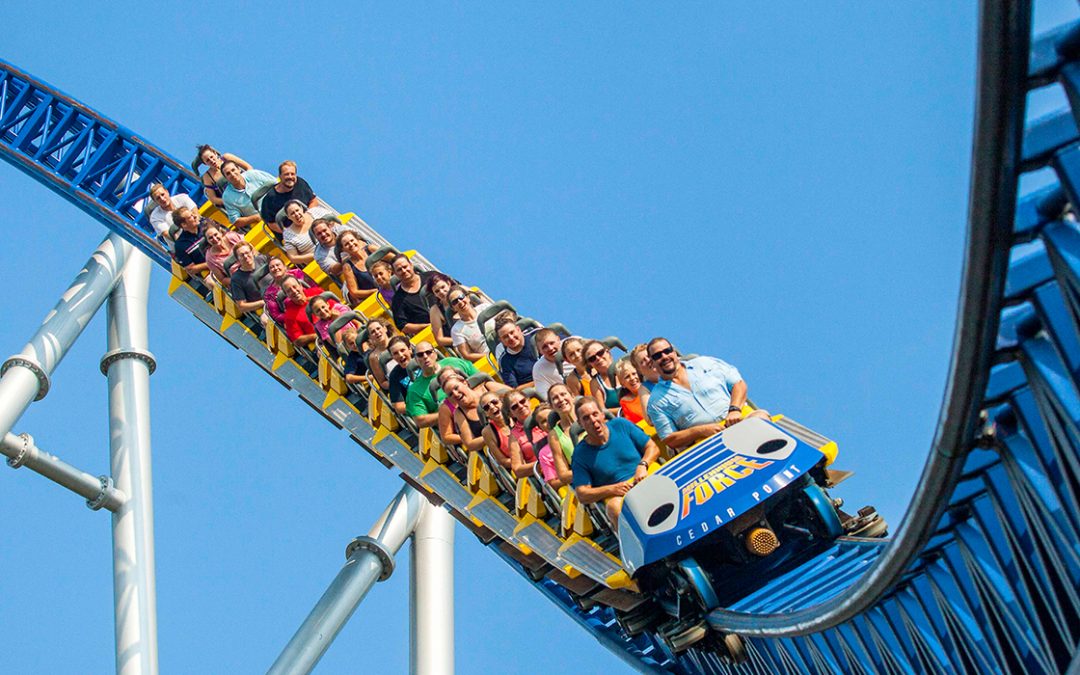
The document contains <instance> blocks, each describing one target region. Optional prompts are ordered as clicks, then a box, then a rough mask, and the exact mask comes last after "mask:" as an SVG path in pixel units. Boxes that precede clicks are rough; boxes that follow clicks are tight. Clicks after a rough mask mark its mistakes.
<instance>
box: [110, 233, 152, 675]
mask: <svg viewBox="0 0 1080 675" xmlns="http://www.w3.org/2000/svg"><path fill="white" fill-rule="evenodd" d="M129 258H130V259H129V260H128V264H127V266H126V267H125V268H124V272H123V275H122V276H121V279H120V283H119V284H117V286H116V288H115V289H113V292H112V294H111V295H110V297H109V307H108V351H107V352H106V354H105V356H104V357H102V359H101V372H102V373H103V374H105V375H106V376H107V377H108V380H109V383H108V387H109V451H110V453H109V454H110V464H111V467H112V478H113V481H114V483H115V485H116V487H117V489H119V490H120V491H121V492H123V493H124V494H125V495H127V497H128V498H127V500H126V501H125V502H124V503H123V504H121V505H120V507H119V508H117V509H116V510H115V511H114V512H113V518H112V523H113V601H114V606H115V612H116V614H115V621H116V672H117V673H121V674H122V675H156V674H157V672H158V644H157V595H156V584H155V578H154V506H153V489H152V484H151V470H150V395H149V389H150V374H151V373H153V372H154V368H155V363H154V358H153V356H152V355H151V354H150V352H149V351H147V321H146V305H147V299H148V298H147V295H148V290H149V285H150V259H149V258H147V257H146V256H145V255H144V254H142V253H140V252H132V253H131V255H130V256H129Z"/></svg>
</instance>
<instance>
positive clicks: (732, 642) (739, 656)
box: [722, 633, 750, 663]
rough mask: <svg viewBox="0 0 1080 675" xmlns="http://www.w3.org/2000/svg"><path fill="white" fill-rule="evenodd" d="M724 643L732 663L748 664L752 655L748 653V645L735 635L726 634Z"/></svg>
mask: <svg viewBox="0 0 1080 675" xmlns="http://www.w3.org/2000/svg"><path fill="white" fill-rule="evenodd" d="M722 642H723V643H724V651H726V652H727V656H728V658H730V659H731V661H732V663H746V661H747V659H749V658H750V654H749V653H748V652H747V651H746V643H745V642H743V639H742V638H741V637H739V636H738V635H736V634H735V633H725V634H724V639H723V640H722Z"/></svg>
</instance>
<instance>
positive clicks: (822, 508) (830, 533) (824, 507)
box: [803, 483, 844, 539]
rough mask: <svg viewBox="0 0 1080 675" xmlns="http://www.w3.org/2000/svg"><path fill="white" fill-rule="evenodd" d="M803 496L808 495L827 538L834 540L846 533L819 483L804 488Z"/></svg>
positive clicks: (807, 497)
mask: <svg viewBox="0 0 1080 675" xmlns="http://www.w3.org/2000/svg"><path fill="white" fill-rule="evenodd" d="M803 494H804V495H806V499H807V500H808V501H809V502H810V506H811V507H812V508H813V509H814V513H815V514H816V515H817V517H818V522H819V523H820V525H821V527H822V529H823V530H824V531H825V536H827V537H829V538H830V539H833V538H836V537H839V536H840V535H841V534H843V533H844V526H843V525H841V524H840V517H839V516H837V515H836V509H835V508H833V505H832V502H831V501H830V500H829V497H828V496H827V495H826V494H825V491H824V490H822V489H821V487H820V486H819V485H818V484H817V483H811V484H809V485H807V486H806V487H804V488H803Z"/></svg>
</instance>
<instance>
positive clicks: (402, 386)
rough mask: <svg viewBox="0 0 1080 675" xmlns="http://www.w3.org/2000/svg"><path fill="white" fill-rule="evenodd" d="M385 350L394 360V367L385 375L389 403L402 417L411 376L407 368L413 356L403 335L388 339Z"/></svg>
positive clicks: (411, 349) (410, 347)
mask: <svg viewBox="0 0 1080 675" xmlns="http://www.w3.org/2000/svg"><path fill="white" fill-rule="evenodd" d="M387 350H388V351H389V352H390V357H391V358H392V359H394V366H393V367H392V368H390V369H389V370H388V371H387V373H386V379H387V381H389V382H390V402H391V403H393V404H394V409H395V410H397V412H398V414H399V415H404V414H405V396H406V394H408V392H409V385H410V384H412V376H411V374H410V373H409V369H408V367H407V364H408V363H409V359H411V358H412V355H413V348H412V343H410V342H409V340H408V338H406V337H404V336H403V335H395V336H394V337H392V338H390V344H388V345H387ZM387 365H390V364H387Z"/></svg>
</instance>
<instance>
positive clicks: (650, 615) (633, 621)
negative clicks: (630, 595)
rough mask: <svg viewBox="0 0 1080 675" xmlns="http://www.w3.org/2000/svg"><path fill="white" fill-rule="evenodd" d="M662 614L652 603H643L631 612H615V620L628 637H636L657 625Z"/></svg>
mask: <svg viewBox="0 0 1080 675" xmlns="http://www.w3.org/2000/svg"><path fill="white" fill-rule="evenodd" d="M660 616H661V613H660V611H659V610H658V609H657V608H656V606H655V605H654V604H653V603H651V602H643V603H641V604H640V605H638V606H637V607H635V608H633V609H631V610H630V611H627V612H624V611H621V610H618V609H617V610H615V620H616V621H618V622H619V627H620V628H622V630H623V632H624V633H626V635H627V637H635V636H638V635H641V634H642V633H644V632H645V631H647V630H649V629H650V628H651V627H652V626H653V625H655V624H656V623H657V620H658V619H659V618H660Z"/></svg>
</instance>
